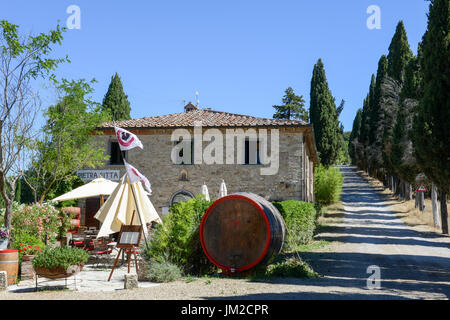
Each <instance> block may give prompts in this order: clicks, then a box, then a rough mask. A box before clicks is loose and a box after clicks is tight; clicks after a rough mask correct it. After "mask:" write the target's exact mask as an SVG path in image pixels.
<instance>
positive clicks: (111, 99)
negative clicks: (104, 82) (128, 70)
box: [102, 72, 131, 121]
mask: <svg viewBox="0 0 450 320" xmlns="http://www.w3.org/2000/svg"><path fill="white" fill-rule="evenodd" d="M102 108H103V110H105V111H108V112H109V113H110V115H111V120H117V121H118V120H128V119H131V116H130V111H131V108H130V102H129V101H128V96H127V95H126V94H125V92H124V91H123V86H122V81H121V80H120V77H119V75H118V74H117V72H116V74H115V75H114V76H113V77H111V83H110V84H109V87H108V91H107V92H106V94H105V97H104V98H103V105H102Z"/></svg>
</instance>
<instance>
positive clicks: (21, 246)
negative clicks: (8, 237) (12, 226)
mask: <svg viewBox="0 0 450 320" xmlns="http://www.w3.org/2000/svg"><path fill="white" fill-rule="evenodd" d="M30 247H31V248H36V247H37V249H36V250H32V249H31V248H30ZM11 248H14V249H18V250H19V255H20V256H22V255H23V254H36V253H38V251H40V250H41V249H45V244H44V242H43V241H42V240H41V239H40V238H39V237H37V236H35V235H32V234H29V233H28V232H26V231H24V230H21V231H16V232H15V233H14V240H13V242H12V243H11Z"/></svg>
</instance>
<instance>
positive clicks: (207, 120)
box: [101, 109, 308, 128]
mask: <svg viewBox="0 0 450 320" xmlns="http://www.w3.org/2000/svg"><path fill="white" fill-rule="evenodd" d="M195 121H201V122H202V126H203V127H256V126H277V127H278V126H283V127H284V126H306V125H308V124H307V123H305V122H304V121H301V120H285V119H267V118H257V117H252V116H246V115H242V114H235V113H229V112H222V111H215V110H211V109H199V110H193V111H189V112H182V113H173V114H168V115H163V116H156V117H145V118H140V119H131V120H123V121H116V126H118V127H122V128H181V127H193V126H194V122H195ZM113 126H114V125H113V122H105V123H103V124H102V126H101V128H112V127H113Z"/></svg>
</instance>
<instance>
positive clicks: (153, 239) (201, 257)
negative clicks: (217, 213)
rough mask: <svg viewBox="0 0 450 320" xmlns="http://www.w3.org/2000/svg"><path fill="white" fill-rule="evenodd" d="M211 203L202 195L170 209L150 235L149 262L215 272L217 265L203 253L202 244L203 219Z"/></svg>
mask: <svg viewBox="0 0 450 320" xmlns="http://www.w3.org/2000/svg"><path fill="white" fill-rule="evenodd" d="M210 205H211V202H210V201H206V200H204V199H202V198H200V197H198V198H195V199H190V200H188V201H185V202H179V203H177V204H175V205H174V206H172V207H171V208H170V214H169V215H167V216H165V217H164V218H163V223H162V224H159V225H157V226H156V228H155V229H153V231H152V232H151V234H150V235H149V238H148V240H147V247H148V249H147V247H143V248H142V252H143V257H144V259H146V260H147V261H150V262H149V263H154V262H158V263H166V262H167V261H169V262H171V263H173V264H176V265H177V266H178V267H180V268H181V270H182V271H183V272H184V273H185V274H193V275H203V274H208V273H211V272H213V271H215V266H214V265H213V264H212V263H211V262H210V261H209V260H208V258H207V257H206V256H205V254H204V253H203V249H202V246H201V243H200V232H199V230H200V222H201V220H202V217H203V214H204V213H205V211H206V209H207V208H208V207H209V206H210Z"/></svg>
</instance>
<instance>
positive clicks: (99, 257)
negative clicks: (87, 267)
mask: <svg viewBox="0 0 450 320" xmlns="http://www.w3.org/2000/svg"><path fill="white" fill-rule="evenodd" d="M92 242H93V250H92V252H91V254H92V255H93V256H94V257H95V262H94V264H95V265H96V267H98V265H99V264H100V262H102V261H104V262H105V265H106V264H109V263H110V260H111V253H112V247H110V246H108V243H107V242H106V241H104V239H94V240H93V241H92Z"/></svg>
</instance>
